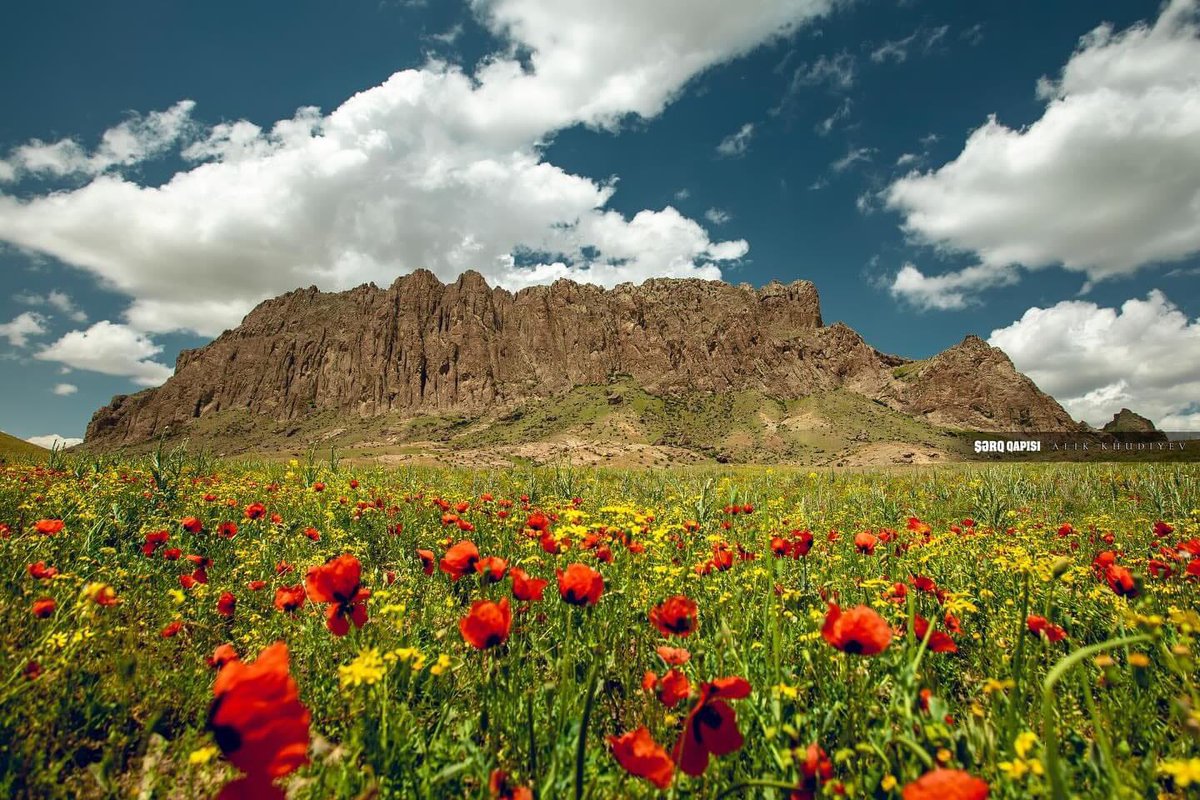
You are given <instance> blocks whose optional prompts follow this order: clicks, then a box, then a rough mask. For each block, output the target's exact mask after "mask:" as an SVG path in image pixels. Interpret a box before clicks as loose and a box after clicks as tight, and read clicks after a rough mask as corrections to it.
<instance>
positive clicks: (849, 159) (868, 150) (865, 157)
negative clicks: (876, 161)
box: [829, 147, 875, 172]
mask: <svg viewBox="0 0 1200 800" xmlns="http://www.w3.org/2000/svg"><path fill="white" fill-rule="evenodd" d="M874 152H875V148H873V147H852V148H850V150H849V151H847V153H846V155H844V156H842V157H841V158H839V159H838V160H837V161H834V162H833V163H832V164H830V165H829V166H830V167H832V168H833V171H834V172H845V171H846V170H848V169H850V167H852V166H854V165H855V164H857V163H859V162H860V161H870V160H871V155H872V154H873V153H874Z"/></svg>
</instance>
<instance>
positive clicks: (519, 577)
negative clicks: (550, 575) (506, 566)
mask: <svg viewBox="0 0 1200 800" xmlns="http://www.w3.org/2000/svg"><path fill="white" fill-rule="evenodd" d="M508 574H509V576H510V577H512V593H513V597H515V598H517V599H518V600H523V601H525V602H529V601H532V600H541V599H542V593H543V592H544V591H546V586H547V584H549V583H550V581H549V580H547V579H545V578H531V577H529V575H528V574H526V572H525V570H523V569H521V568H520V567H513V568H512V569H511V570H509V571H508Z"/></svg>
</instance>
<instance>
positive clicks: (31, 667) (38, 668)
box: [21, 661, 42, 681]
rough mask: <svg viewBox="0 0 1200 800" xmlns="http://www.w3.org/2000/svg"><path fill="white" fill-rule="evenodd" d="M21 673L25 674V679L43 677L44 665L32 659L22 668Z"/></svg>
mask: <svg viewBox="0 0 1200 800" xmlns="http://www.w3.org/2000/svg"><path fill="white" fill-rule="evenodd" d="M21 674H22V675H24V676H25V680H27V681H36V680H37V679H38V678H40V677H42V665H41V664H39V663H38V662H36V661H30V662H29V663H27V664H26V665H25V668H24V669H23V670H21Z"/></svg>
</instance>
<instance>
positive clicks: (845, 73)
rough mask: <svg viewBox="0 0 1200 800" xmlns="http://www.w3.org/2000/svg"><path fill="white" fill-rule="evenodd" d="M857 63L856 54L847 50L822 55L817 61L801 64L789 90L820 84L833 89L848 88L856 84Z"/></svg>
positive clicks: (795, 72)
mask: <svg viewBox="0 0 1200 800" xmlns="http://www.w3.org/2000/svg"><path fill="white" fill-rule="evenodd" d="M855 71H856V64H855V60H854V56H852V55H850V54H849V53H847V52H841V53H837V54H836V55H832V56H824V55H823V56H821V57H819V58H818V59H817V60H816V61H814V62H812V63H811V64H809V63H804V64H801V65H800V66H798V67H797V68H796V70H795V71H794V72H793V73H792V83H791V86H790V87H789V91H794V90H796V89H798V88H799V87H801V86H820V85H822V84H824V85H826V86H828V87H829V88H831V89H837V90H846V89H849V88H850V87H851V86H853V85H854V76H855Z"/></svg>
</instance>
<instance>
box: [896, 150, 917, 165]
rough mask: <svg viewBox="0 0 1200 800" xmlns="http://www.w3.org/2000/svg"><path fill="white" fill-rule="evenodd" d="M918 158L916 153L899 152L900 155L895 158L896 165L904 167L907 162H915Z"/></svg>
mask: <svg viewBox="0 0 1200 800" xmlns="http://www.w3.org/2000/svg"><path fill="white" fill-rule="evenodd" d="M919 159H920V156H918V155H917V154H916V153H901V154H900V157H899V158H897V159H896V166H897V167H906V166H908V165H909V164H914V163H916V162H917V161H918V160H919Z"/></svg>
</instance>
